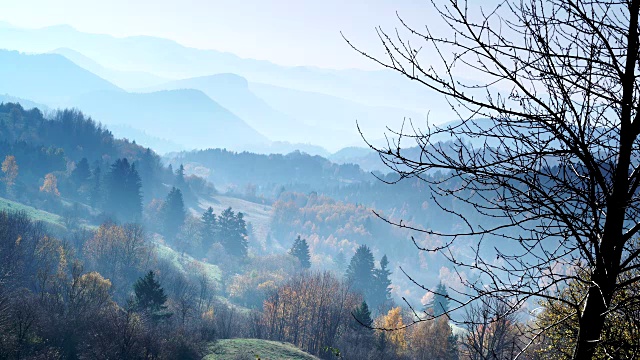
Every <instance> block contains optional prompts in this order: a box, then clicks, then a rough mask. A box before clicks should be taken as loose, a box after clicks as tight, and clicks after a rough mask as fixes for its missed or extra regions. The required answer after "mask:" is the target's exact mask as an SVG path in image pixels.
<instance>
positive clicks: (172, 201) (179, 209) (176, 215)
mask: <svg viewBox="0 0 640 360" xmlns="http://www.w3.org/2000/svg"><path fill="white" fill-rule="evenodd" d="M162 212H163V218H164V235H165V236H166V237H167V238H169V239H172V240H173V239H174V238H175V237H176V234H178V232H179V231H180V228H181V227H182V225H184V220H185V217H186V213H185V209H184V201H183V200H182V192H181V191H180V189H177V188H175V187H173V188H171V191H169V194H168V195H167V199H166V200H165V202H164V206H163V208H162Z"/></svg>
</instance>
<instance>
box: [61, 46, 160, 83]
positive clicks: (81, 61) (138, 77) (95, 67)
mask: <svg viewBox="0 0 640 360" xmlns="http://www.w3.org/2000/svg"><path fill="white" fill-rule="evenodd" d="M51 52H52V53H54V54H59V55H62V56H64V57H66V58H67V59H69V60H71V61H73V62H74V63H75V64H76V65H78V66H80V67H82V68H84V69H86V70H89V71H91V72H92V73H94V74H96V75H98V76H100V77H101V78H103V79H106V80H108V81H110V82H111V83H113V84H115V85H117V86H119V87H121V88H123V89H127V90H131V89H136V88H141V87H148V86H154V85H158V84H162V83H165V82H167V81H168V80H167V79H166V78H162V77H159V76H156V75H153V74H150V73H148V72H143V71H118V70H113V69H110V68H107V67H105V66H103V65H101V64H98V63H97V62H96V61H94V60H93V59H90V58H88V57H87V56H85V55H83V54H81V53H79V52H77V51H75V50H72V49H69V48H58V49H55V50H53V51H51Z"/></svg>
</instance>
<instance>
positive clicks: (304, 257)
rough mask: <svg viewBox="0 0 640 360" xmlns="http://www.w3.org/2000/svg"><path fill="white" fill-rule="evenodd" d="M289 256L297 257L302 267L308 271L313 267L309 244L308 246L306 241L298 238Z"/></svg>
mask: <svg viewBox="0 0 640 360" xmlns="http://www.w3.org/2000/svg"><path fill="white" fill-rule="evenodd" d="M289 254H291V255H293V256H295V257H296V258H297V259H298V260H299V261H300V265H302V267H303V268H305V269H308V268H310V267H311V255H310V254H309V244H307V240H306V239H302V238H300V235H298V238H297V239H296V240H295V241H294V242H293V246H292V247H291V250H289Z"/></svg>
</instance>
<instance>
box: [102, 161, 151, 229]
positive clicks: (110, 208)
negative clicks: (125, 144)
mask: <svg viewBox="0 0 640 360" xmlns="http://www.w3.org/2000/svg"><path fill="white" fill-rule="evenodd" d="M105 185H106V189H105V190H106V201H105V209H104V210H105V211H106V212H107V213H109V214H111V215H113V216H115V217H116V218H118V219H119V220H123V221H128V222H134V221H137V220H139V219H140V218H141V217H142V194H141V188H142V182H141V180H140V175H138V172H137V171H136V168H135V166H134V165H130V164H129V161H128V160H127V159H126V158H123V159H118V160H116V161H115V162H114V163H113V165H111V171H110V172H109V174H108V176H107V178H106V184H105Z"/></svg>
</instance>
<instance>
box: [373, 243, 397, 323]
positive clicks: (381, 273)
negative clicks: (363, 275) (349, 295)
mask: <svg viewBox="0 0 640 360" xmlns="http://www.w3.org/2000/svg"><path fill="white" fill-rule="evenodd" d="M388 266H389V260H388V259H387V255H384V256H383V257H382V259H380V269H374V270H373V275H374V277H375V284H374V290H373V294H372V295H373V299H372V300H373V301H372V305H373V308H374V309H375V310H378V311H380V312H381V313H385V312H387V311H389V309H391V307H392V305H393V304H392V303H391V287H390V286H391V279H389V276H391V271H389V269H388Z"/></svg>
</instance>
